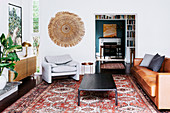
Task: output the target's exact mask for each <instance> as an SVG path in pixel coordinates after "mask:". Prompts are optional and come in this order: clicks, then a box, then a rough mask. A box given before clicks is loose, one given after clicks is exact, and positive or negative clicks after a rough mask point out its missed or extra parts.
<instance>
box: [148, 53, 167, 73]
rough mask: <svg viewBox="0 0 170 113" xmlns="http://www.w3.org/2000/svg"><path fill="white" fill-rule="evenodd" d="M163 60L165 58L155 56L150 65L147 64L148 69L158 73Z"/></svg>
mask: <svg viewBox="0 0 170 113" xmlns="http://www.w3.org/2000/svg"><path fill="white" fill-rule="evenodd" d="M164 59H165V56H160V55H159V54H156V55H155V56H154V57H153V59H152V61H151V63H150V64H149V66H148V68H149V69H151V70H152V71H156V72H157V71H159V69H160V68H161V66H162V63H163V61H164Z"/></svg>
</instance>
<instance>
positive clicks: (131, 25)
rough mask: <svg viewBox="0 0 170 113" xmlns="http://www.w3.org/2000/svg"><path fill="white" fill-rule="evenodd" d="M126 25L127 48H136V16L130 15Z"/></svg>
mask: <svg viewBox="0 0 170 113" xmlns="http://www.w3.org/2000/svg"><path fill="white" fill-rule="evenodd" d="M126 21H127V23H126V27H127V28H126V31H127V38H126V40H127V43H126V44H127V47H129V48H134V47H135V15H128V16H127V20H126Z"/></svg>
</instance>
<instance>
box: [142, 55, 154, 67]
mask: <svg viewBox="0 0 170 113" xmlns="http://www.w3.org/2000/svg"><path fill="white" fill-rule="evenodd" d="M153 57H154V55H150V54H145V56H144V58H143V60H142V62H141V63H140V66H144V67H148V66H149V64H150V62H151V60H152V59H153Z"/></svg>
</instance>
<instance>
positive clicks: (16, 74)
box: [7, 68, 18, 80]
mask: <svg viewBox="0 0 170 113" xmlns="http://www.w3.org/2000/svg"><path fill="white" fill-rule="evenodd" d="M7 69H9V70H10V71H12V72H14V74H15V76H14V78H13V80H15V79H16V78H17V76H18V73H17V72H16V71H15V70H13V69H10V68H7Z"/></svg>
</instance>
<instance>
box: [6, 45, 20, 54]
mask: <svg viewBox="0 0 170 113" xmlns="http://www.w3.org/2000/svg"><path fill="white" fill-rule="evenodd" d="M15 49H22V46H21V45H12V46H11V47H9V48H7V49H6V50H7V53H9V52H12V51H13V50H15Z"/></svg>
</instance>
